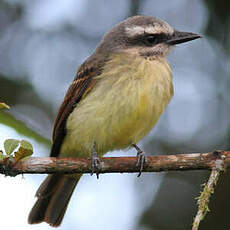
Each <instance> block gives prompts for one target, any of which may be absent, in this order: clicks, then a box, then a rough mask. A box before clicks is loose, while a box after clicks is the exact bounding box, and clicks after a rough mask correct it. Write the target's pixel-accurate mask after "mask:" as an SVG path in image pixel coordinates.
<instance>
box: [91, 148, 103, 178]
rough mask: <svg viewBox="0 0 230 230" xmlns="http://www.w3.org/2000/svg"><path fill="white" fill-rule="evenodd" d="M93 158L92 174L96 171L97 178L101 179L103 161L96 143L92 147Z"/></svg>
mask: <svg viewBox="0 0 230 230" xmlns="http://www.w3.org/2000/svg"><path fill="white" fill-rule="evenodd" d="M91 159H92V172H91V176H92V175H93V174H94V173H96V176H97V179H99V171H100V170H101V169H102V163H101V161H100V159H99V157H98V156H97V152H96V150H95V144H94V145H93V148H92V155H91Z"/></svg>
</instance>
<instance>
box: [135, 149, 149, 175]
mask: <svg viewBox="0 0 230 230" xmlns="http://www.w3.org/2000/svg"><path fill="white" fill-rule="evenodd" d="M145 163H147V158H146V156H145V152H144V151H142V150H139V151H138V152H137V163H136V166H137V167H139V168H140V171H139V173H138V175H137V177H140V175H141V173H142V172H143V168H144V164H145Z"/></svg>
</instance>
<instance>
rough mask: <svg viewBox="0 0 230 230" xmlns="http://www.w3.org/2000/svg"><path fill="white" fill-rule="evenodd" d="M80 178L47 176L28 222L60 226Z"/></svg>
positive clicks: (37, 194)
mask: <svg viewBox="0 0 230 230" xmlns="http://www.w3.org/2000/svg"><path fill="white" fill-rule="evenodd" d="M80 177H81V175H80V174H79V176H78V177H76V176H75V177H70V176H66V175H60V174H53V175H49V176H47V178H46V179H45V180H44V182H43V183H42V184H41V186H40V187H39V189H38V191H37V193H36V196H37V197H38V200H37V201H36V203H35V205H34V206H33V208H32V210H31V211H30V214H29V218H28V222H29V223H30V224H37V223H40V222H43V221H45V222H47V223H48V224H50V225H51V226H54V227H57V226H59V225H60V224H61V221H62V219H63V217H64V214H65V212H66V208H67V206H68V203H69V200H70V198H71V195H72V193H73V191H74V188H75V186H76V185H77V182H78V180H79V179H80Z"/></svg>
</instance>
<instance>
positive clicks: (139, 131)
mask: <svg viewBox="0 0 230 230" xmlns="http://www.w3.org/2000/svg"><path fill="white" fill-rule="evenodd" d="M172 95H173V86H172V74H171V69H170V67H169V65H168V63H167V61H166V60H164V59H159V60H148V59H144V58H142V57H139V58H136V59H133V58H132V57H130V56H127V55H125V54H123V55H114V56H113V57H112V58H111V61H109V62H108V63H107V64H106V65H105V67H104V71H103V74H102V75H100V76H99V77H98V82H97V83H96V85H95V87H94V88H93V89H92V90H91V91H90V92H89V93H88V94H87V95H86V97H85V98H84V99H82V100H81V102H80V103H79V104H78V105H77V106H76V108H75V109H74V111H73V112H72V113H71V114H70V116H69V118H68V120H67V124H66V128H67V135H66V137H65V139H64V141H63V144H62V149H61V155H62V156H63V155H65V156H90V154H91V150H92V146H93V144H94V143H95V147H96V151H97V153H98V154H99V155H103V154H104V153H106V152H108V151H111V150H115V149H123V148H126V147H129V146H130V145H131V144H133V143H137V142H138V141H139V140H140V139H142V138H143V137H144V136H145V135H146V134H148V133H149V131H150V130H151V129H152V127H153V126H154V125H155V124H156V122H157V120H158V119H159V117H160V115H161V113H162V112H163V111H164V109H165V108H166V106H167V105H168V103H169V101H170V99H171V97H172Z"/></svg>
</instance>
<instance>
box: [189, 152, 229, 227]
mask: <svg viewBox="0 0 230 230" xmlns="http://www.w3.org/2000/svg"><path fill="white" fill-rule="evenodd" d="M214 154H215V152H214ZM216 154H219V152H216ZM224 161H225V157H224V155H220V159H218V160H216V165H215V166H214V167H213V169H212V171H211V174H210V176H209V179H208V182H207V183H206V184H204V189H203V191H202V192H201V194H200V197H199V198H198V202H197V203H198V205H199V206H198V211H197V214H196V217H195V218H194V221H193V227H192V230H198V228H199V225H200V222H201V220H203V219H204V217H205V215H206V214H207V212H209V211H210V210H209V208H208V204H209V200H210V197H211V195H212V194H213V193H214V187H215V185H216V184H217V181H218V179H219V176H220V173H221V171H223V170H224V169H225V167H226V166H227V165H225V164H224V163H225V162H224Z"/></svg>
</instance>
